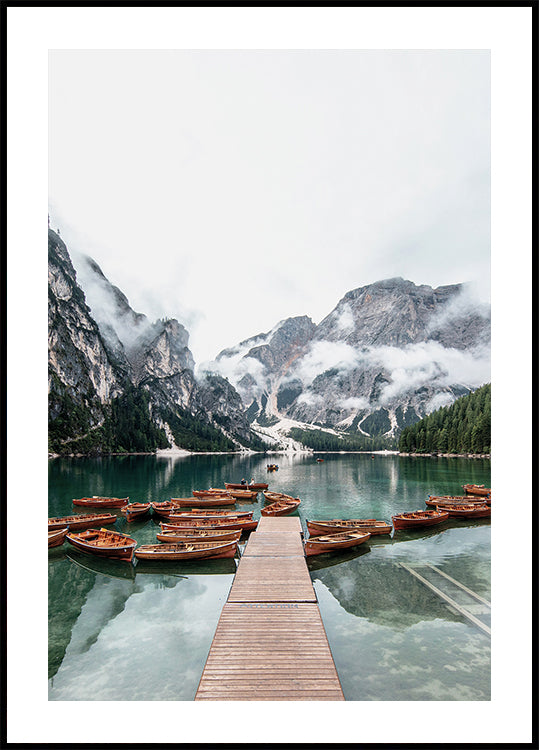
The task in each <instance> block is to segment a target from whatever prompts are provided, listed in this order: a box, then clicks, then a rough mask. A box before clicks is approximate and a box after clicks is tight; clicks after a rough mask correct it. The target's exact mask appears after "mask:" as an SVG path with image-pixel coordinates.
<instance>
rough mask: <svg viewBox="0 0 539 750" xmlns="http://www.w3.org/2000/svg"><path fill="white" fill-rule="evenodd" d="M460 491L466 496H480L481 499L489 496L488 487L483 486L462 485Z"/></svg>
mask: <svg viewBox="0 0 539 750" xmlns="http://www.w3.org/2000/svg"><path fill="white" fill-rule="evenodd" d="M462 489H463V490H464V492H466V493H467V494H468V495H481V496H483V497H486V496H487V495H490V487H485V485H484V484H463V485H462Z"/></svg>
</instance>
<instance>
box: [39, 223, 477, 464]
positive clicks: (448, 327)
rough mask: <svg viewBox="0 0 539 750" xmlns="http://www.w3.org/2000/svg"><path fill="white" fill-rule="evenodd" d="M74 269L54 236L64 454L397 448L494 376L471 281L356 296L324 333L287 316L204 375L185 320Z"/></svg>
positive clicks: (89, 265)
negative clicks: (306, 435)
mask: <svg viewBox="0 0 539 750" xmlns="http://www.w3.org/2000/svg"><path fill="white" fill-rule="evenodd" d="M77 269H78V270H77V272H76V271H75V268H74V266H73V264H72V262H71V258H70V256H69V252H68V250H67V247H66V246H65V244H64V242H63V241H62V240H61V239H60V237H59V236H58V234H57V233H55V232H53V231H52V230H50V229H49V420H50V429H49V434H50V437H51V446H52V447H51V450H54V451H55V452H77V451H78V452H82V453H85V452H88V451H94V452H107V451H115V450H126V451H134V450H145V451H146V450H151V451H153V450H156V449H158V448H167V447H173V448H176V447H179V448H188V449H191V450H197V449H200V450H211V449H219V450H231V449H238V448H246V447H251V448H257V449H263V448H264V447H265V446H266V447H272V446H273V447H275V446H279V445H280V446H283V445H284V446H287V447H289V448H301V447H302V446H301V444H300V443H298V440H301V434H300V433H298V428H299V429H300V430H305V429H308V430H312V429H315V428H318V429H319V428H323V429H324V430H326V431H329V432H331V433H333V434H334V435H337V436H348V437H350V436H357V437H361V436H364V437H365V438H372V439H375V438H376V439H377V438H383V439H385V440H388V441H393V444H394V441H395V439H396V438H397V437H398V436H399V435H400V433H401V431H402V430H403V429H404V428H405V427H406V426H407V425H410V424H413V423H415V422H417V421H418V420H419V419H421V418H422V417H424V416H425V415H426V414H429V413H430V412H432V411H434V410H436V409H438V408H439V407H441V406H446V405H449V404H451V403H452V402H453V401H455V399H457V398H458V397H460V396H463V395H466V394H467V393H470V392H471V391H473V390H475V389H476V388H478V387H479V386H480V385H482V384H484V383H487V382H489V381H490V309H489V307H488V305H485V304H484V303H480V302H479V301H478V300H477V299H475V297H474V294H473V291H472V288H471V287H470V286H469V285H466V284H453V285H449V286H441V287H437V288H432V287H430V286H427V285H416V284H414V283H413V282H411V281H408V280H405V279H402V278H392V279H385V280H382V281H378V282H376V283H374V284H369V285H367V286H363V287H359V288H357V289H353V290H351V291H349V292H347V293H346V294H345V295H344V297H343V298H342V299H341V300H339V301H338V302H337V304H336V306H335V307H334V309H333V310H331V312H329V314H328V315H326V317H325V318H323V320H322V321H321V322H320V323H319V324H318V325H316V324H315V323H314V322H313V321H312V320H311V318H309V317H308V316H307V315H302V316H298V317H293V318H286V319H284V320H281V321H278V322H277V323H276V324H275V326H274V327H273V328H272V329H271V330H270V331H268V332H266V333H258V334H256V335H254V336H252V337H250V338H248V339H246V340H244V341H241V342H240V343H238V344H236V345H232V346H230V347H228V348H226V349H224V350H223V351H221V352H220V354H219V355H218V356H217V358H216V359H215V360H214V361H213V362H210V363H205V364H204V366H203V369H201V371H199V372H198V373H197V374H195V361H194V358H193V355H192V353H191V351H190V349H189V332H188V331H187V329H186V328H185V327H184V326H183V325H182V324H181V323H179V322H178V321H177V320H175V319H173V318H161V319H158V320H155V321H151V320H149V319H148V317H147V316H146V315H144V314H142V313H139V312H136V311H135V310H133V309H132V308H131V306H130V304H129V301H128V299H127V297H126V296H125V294H124V293H123V292H122V291H121V290H120V289H119V288H118V287H116V286H114V285H113V284H112V283H111V282H110V281H109V280H108V279H107V278H106V276H105V275H104V273H103V272H102V270H101V268H100V267H99V266H98V264H97V263H96V262H95V261H94V260H92V259H91V258H89V257H85V258H79V259H78V262H77ZM293 428H296V430H295V432H294V433H293V436H294V439H292V438H291V434H292V433H290V430H291V429H293ZM298 435H299V437H298Z"/></svg>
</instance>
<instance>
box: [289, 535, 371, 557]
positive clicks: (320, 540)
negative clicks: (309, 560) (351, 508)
mask: <svg viewBox="0 0 539 750" xmlns="http://www.w3.org/2000/svg"><path fill="white" fill-rule="evenodd" d="M370 536H371V535H370V534H369V532H368V531H343V532H341V533H339V534H324V535H322V536H311V537H309V538H308V539H306V540H305V542H304V548H305V556H306V557H310V556H311V555H321V554H323V553H324V552H335V551H337V550H340V549H348V548H349V547H356V546H357V545H358V544H363V542H366V541H367V539H369V538H370Z"/></svg>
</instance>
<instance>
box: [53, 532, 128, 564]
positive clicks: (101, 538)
mask: <svg viewBox="0 0 539 750" xmlns="http://www.w3.org/2000/svg"><path fill="white" fill-rule="evenodd" d="M66 540H67V541H68V542H69V543H70V544H72V545H73V546H74V547H76V548H77V549H80V550H81V551H82V552H88V553H89V554H91V555H97V556H98V557H110V558H112V559H115V560H132V559H133V551H134V549H135V547H136V546H137V543H136V541H135V540H134V539H133V538H132V537H130V536H127V534H120V533H118V532H117V531H109V530H108V529H87V530H86V531H81V532H79V533H78V534H72V533H67V534H66Z"/></svg>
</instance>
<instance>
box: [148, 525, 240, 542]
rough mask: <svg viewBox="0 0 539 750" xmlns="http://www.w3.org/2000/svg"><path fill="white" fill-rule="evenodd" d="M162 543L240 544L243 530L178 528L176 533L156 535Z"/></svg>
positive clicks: (175, 530)
mask: <svg viewBox="0 0 539 750" xmlns="http://www.w3.org/2000/svg"><path fill="white" fill-rule="evenodd" d="M156 537H157V539H158V540H159V541H160V542H165V543H168V544H174V543H175V542H197V541H198V542H226V541H228V542H234V541H236V542H239V540H240V537H241V530H239V531H235V530H234V529H229V530H227V529H221V530H219V529H196V528H188V529H182V528H178V527H176V528H175V529H174V531H160V532H158V533H157V534H156Z"/></svg>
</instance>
